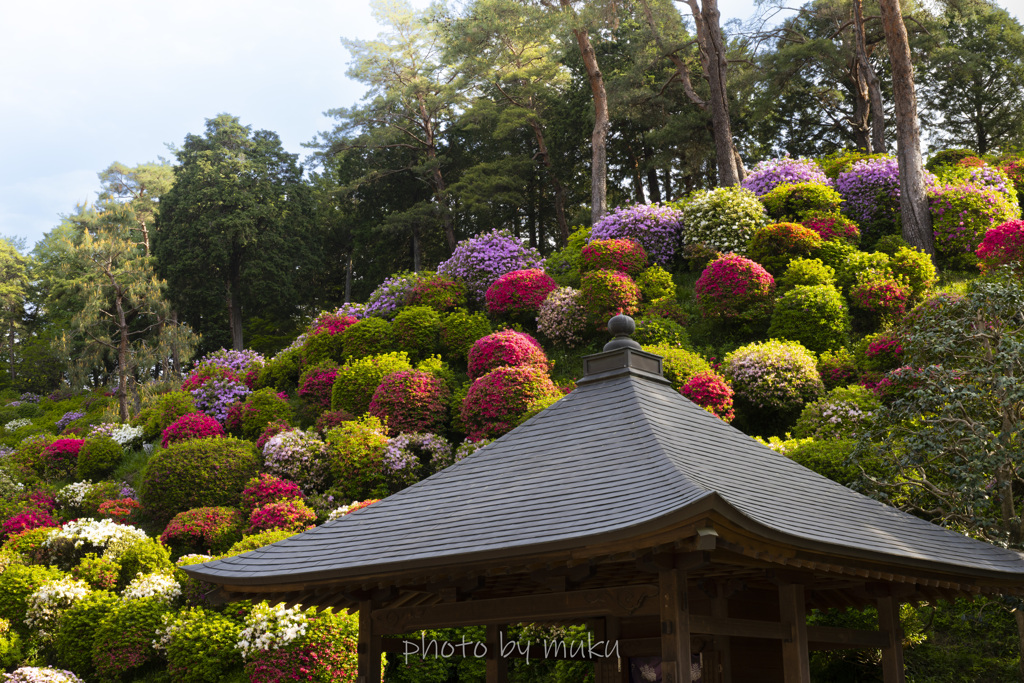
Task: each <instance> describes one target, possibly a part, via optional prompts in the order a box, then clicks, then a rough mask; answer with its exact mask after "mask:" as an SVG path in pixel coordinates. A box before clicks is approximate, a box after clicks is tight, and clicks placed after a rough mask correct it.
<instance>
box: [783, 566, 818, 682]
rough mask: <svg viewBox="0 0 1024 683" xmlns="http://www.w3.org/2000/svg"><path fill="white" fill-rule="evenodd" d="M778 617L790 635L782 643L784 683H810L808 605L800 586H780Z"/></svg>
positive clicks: (801, 585)
mask: <svg viewBox="0 0 1024 683" xmlns="http://www.w3.org/2000/svg"><path fill="white" fill-rule="evenodd" d="M779 614H780V616H781V617H782V623H783V625H784V626H785V628H786V629H787V630H789V631H790V633H791V635H790V637H789V638H787V639H786V640H783V641H782V665H783V670H784V674H785V675H784V680H785V681H786V683H811V659H810V651H809V650H808V648H807V604H806V602H805V601H804V587H803V584H799V583H787V584H783V585H781V586H779Z"/></svg>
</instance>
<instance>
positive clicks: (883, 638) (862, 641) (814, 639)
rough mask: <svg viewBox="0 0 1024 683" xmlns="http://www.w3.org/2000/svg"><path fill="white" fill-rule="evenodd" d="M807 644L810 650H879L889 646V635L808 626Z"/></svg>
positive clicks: (881, 632) (883, 632) (876, 632)
mask: <svg viewBox="0 0 1024 683" xmlns="http://www.w3.org/2000/svg"><path fill="white" fill-rule="evenodd" d="M807 642H808V645H809V647H810V649H812V650H879V649H881V648H883V647H887V646H888V645H889V634H888V632H885V631H862V630H860V629H855V628H837V627H834V626H808V627H807Z"/></svg>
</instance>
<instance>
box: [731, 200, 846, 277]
mask: <svg viewBox="0 0 1024 683" xmlns="http://www.w3.org/2000/svg"><path fill="white" fill-rule="evenodd" d="M760 199H761V203H762V204H764V208H765V210H766V211H767V212H768V217H769V218H770V219H771V220H773V221H777V222H793V223H798V222H800V221H802V220H805V219H807V218H810V217H812V216H817V215H822V214H835V213H838V212H839V205H840V204H841V203H842V201H843V199H842V197H840V196H839V193H838V192H836V191H835V190H834V189H833V188H831V187H829V186H828V185H822V184H821V183H783V184H781V185H777V186H775V188H774V189H772V190H770V191H769V192H768V193H767V194H764V195H762V196H761V197H760ZM751 258H754V257H753V256H751ZM754 260H755V261H756V260H757V259H756V258H754Z"/></svg>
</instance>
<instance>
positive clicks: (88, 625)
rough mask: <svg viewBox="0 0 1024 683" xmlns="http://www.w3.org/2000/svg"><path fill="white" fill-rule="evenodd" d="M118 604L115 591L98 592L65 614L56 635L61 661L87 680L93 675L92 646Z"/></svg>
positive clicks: (58, 661)
mask: <svg viewBox="0 0 1024 683" xmlns="http://www.w3.org/2000/svg"><path fill="white" fill-rule="evenodd" d="M117 603H118V599H117V596H116V595H114V594H113V593H108V592H107V591H96V592H94V593H91V594H89V595H87V596H86V597H84V598H83V599H82V600H80V601H79V602H76V603H75V604H74V605H72V606H71V607H70V608H69V609H68V611H67V612H65V613H64V615H63V616H62V617H61V620H60V623H58V624H57V632H56V634H55V636H54V650H55V652H56V657H57V664H59V665H60V666H63V667H66V668H68V669H70V670H72V671H75V672H77V673H78V674H79V675H81V676H85V677H86V678H87V679H89V678H91V677H92V676H93V674H94V673H95V668H94V667H93V663H92V648H93V641H94V638H95V636H96V629H97V628H98V627H99V625H100V622H101V621H102V620H103V619H104V618H105V617H106V616H107V615H108V614H109V613H110V612H111V610H113V609H114V607H115V606H116V605H117Z"/></svg>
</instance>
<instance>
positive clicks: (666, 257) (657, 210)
mask: <svg viewBox="0 0 1024 683" xmlns="http://www.w3.org/2000/svg"><path fill="white" fill-rule="evenodd" d="M682 221H683V213H682V212H681V211H680V210H679V209H674V208H672V207H670V206H661V205H658V204H635V205H633V206H624V207H618V208H616V209H612V211H610V212H609V213H606V214H605V215H604V216H602V217H601V219H600V220H598V221H597V222H596V223H594V227H593V228H591V230H590V239H589V241H590V242H591V243H593V242H598V241H602V240H611V239H629V240H633V241H635V242H637V243H639V244H640V245H641V246H642V247H643V248H644V250H645V251H646V252H647V255H648V256H650V258H651V259H653V260H654V261H655V263H660V264H662V265H665V264H667V263H669V262H670V261H672V259H673V258H674V257H675V255H676V252H677V251H678V250H679V248H680V247H681V246H682V236H683V223H682Z"/></svg>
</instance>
